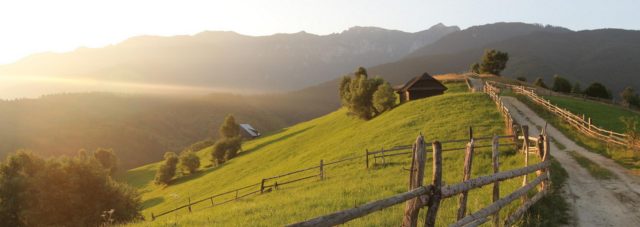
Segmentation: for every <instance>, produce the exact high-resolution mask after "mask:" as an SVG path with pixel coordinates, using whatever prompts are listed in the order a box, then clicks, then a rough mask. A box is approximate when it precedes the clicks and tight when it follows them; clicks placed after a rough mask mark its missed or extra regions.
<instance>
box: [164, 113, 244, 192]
mask: <svg viewBox="0 0 640 227" xmlns="http://www.w3.org/2000/svg"><path fill="white" fill-rule="evenodd" d="M218 132H219V134H220V139H219V140H217V141H215V140H213V139H206V140H203V141H200V142H197V143H194V144H192V145H191V146H189V148H187V149H185V150H183V151H182V152H180V154H179V155H178V154H176V153H175V152H166V153H165V154H164V160H163V162H162V164H160V167H159V168H158V170H157V172H156V176H155V180H154V182H155V183H156V184H159V185H169V184H170V183H171V181H172V180H173V179H174V178H175V177H176V174H177V173H178V170H181V172H182V174H183V175H187V174H193V173H195V172H197V171H198V169H199V168H200V157H199V156H198V155H197V154H196V151H199V150H202V149H204V148H207V147H209V146H213V149H212V151H211V153H210V154H209V155H210V157H211V158H210V160H211V163H213V164H215V165H221V164H223V163H225V162H226V161H229V160H231V159H233V158H235V157H236V156H237V155H238V152H239V151H241V150H242V136H241V132H240V125H239V124H238V123H236V120H235V118H234V117H233V115H227V117H226V118H225V120H224V123H223V124H222V125H221V126H220V129H219V130H218Z"/></svg>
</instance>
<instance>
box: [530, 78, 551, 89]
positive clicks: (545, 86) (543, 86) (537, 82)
mask: <svg viewBox="0 0 640 227" xmlns="http://www.w3.org/2000/svg"><path fill="white" fill-rule="evenodd" d="M533 85H536V86H538V87H541V88H548V87H547V85H546V84H545V83H544V80H542V78H541V77H538V78H536V81H535V82H533Z"/></svg>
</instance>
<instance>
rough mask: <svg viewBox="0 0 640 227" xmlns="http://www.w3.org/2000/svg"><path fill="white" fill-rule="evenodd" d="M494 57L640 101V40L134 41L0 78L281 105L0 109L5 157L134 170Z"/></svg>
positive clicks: (30, 65)
mask: <svg viewBox="0 0 640 227" xmlns="http://www.w3.org/2000/svg"><path fill="white" fill-rule="evenodd" d="M486 48H495V49H498V50H500V51H506V52H508V53H509V56H510V60H509V62H508V65H507V68H506V70H505V71H504V72H503V75H504V76H507V77H518V76H524V77H527V78H528V80H529V81H533V79H535V78H536V77H543V78H545V80H546V82H547V83H548V84H550V83H551V78H552V77H553V75H554V74H559V75H562V76H564V77H566V78H568V79H570V80H571V81H572V82H576V81H579V82H580V83H581V85H582V87H583V88H584V87H586V86H587V85H588V83H591V82H594V81H599V82H602V83H604V84H605V85H606V86H608V87H609V88H611V89H612V91H613V93H614V95H616V94H617V92H618V91H620V90H621V89H622V88H623V87H624V86H634V87H635V88H636V90H640V80H639V78H638V76H639V73H638V72H640V31H631V30H619V29H599V30H590V31H577V32H576V31H571V30H568V29H565V28H561V27H553V26H541V25H535V24H524V23H495V24H488V25H480V26H474V27H470V28H467V29H464V30H461V31H460V30H459V29H458V28H457V27H455V26H452V27H447V26H444V25H441V24H438V25H435V26H433V27H431V28H430V29H428V30H425V31H422V32H417V33H407V32H401V31H394V30H386V29H381V28H374V27H354V28H351V29H349V30H347V31H344V32H342V33H337V34H331V35H325V36H318V35H312V34H308V33H295V34H276V35H272V36H261V37H251V36H244V35H240V34H236V33H233V32H203V33H200V34H198V35H195V36H176V37H151V36H147V37H136V38H132V39H129V40H127V41H125V42H122V43H120V44H118V45H114V46H109V47H105V48H96V49H78V50H77V51H74V52H71V53H63V54H52V53H47V54H37V55H33V56H31V57H28V58H25V59H23V60H21V61H19V62H17V63H15V64H10V65H4V66H0V77H2V76H3V75H4V77H12V78H21V77H29V76H32V75H39V76H53V77H55V78H84V79H87V78H88V79H92V80H95V81H103V82H104V81H111V82H123V83H132V84H160V85H162V84H168V85H178V86H185V87H189V86H195V87H198V88H225V89H228V91H233V92H234V93H242V92H248V93H251V92H261V91H272V92H277V93H278V94H271V95H228V94H214V95H210V96H204V97H196V98H193V97H181V98H175V97H174V98H170V99H167V97H166V96H144V97H140V96H136V95H132V96H118V95H105V94H74V95H57V96H50V97H47V98H42V99H37V100H16V101H0V123H2V125H3V130H2V131H0V155H3V154H6V153H8V152H12V151H14V150H15V149H18V148H30V149H32V150H34V151H36V152H41V153H55V154H69V153H75V152H76V151H77V150H78V149H79V148H87V149H89V150H92V149H94V148H95V147H113V148H116V152H117V153H118V156H119V157H121V158H122V159H124V160H127V163H126V164H127V165H128V166H136V165H139V164H142V163H149V162H152V161H157V160H159V159H160V158H161V155H162V153H164V152H165V151H166V150H174V151H179V150H180V149H182V148H184V147H185V146H187V145H189V144H190V143H193V142H196V141H198V140H201V139H204V138H206V137H208V136H215V134H216V133H215V130H216V128H217V127H218V125H219V123H220V122H221V121H222V118H223V117H224V115H226V114H227V113H233V114H236V115H237V118H238V119H239V120H240V121H241V122H248V123H252V124H255V125H256V127H257V128H258V130H261V131H263V132H269V131H273V130H277V129H280V128H282V127H286V126H288V125H292V124H294V123H297V122H300V121H305V120H309V119H312V118H314V117H317V116H321V115H323V114H326V113H328V112H330V111H333V110H335V109H336V108H338V107H339V99H338V93H337V82H338V78H339V77H340V76H341V75H344V74H345V73H348V72H351V71H353V70H354V69H355V68H357V67H358V66H367V67H368V71H369V74H370V75H379V76H382V77H384V78H385V79H387V80H388V81H390V82H391V83H392V84H401V83H404V82H406V81H407V80H409V79H410V78H412V77H414V76H417V75H420V74H422V73H423V72H429V73H430V74H432V75H434V74H439V73H450V72H465V71H467V70H468V68H469V65H470V64H471V63H473V62H476V61H478V60H479V58H480V56H481V54H482V52H483V51H484V49H486ZM0 82H1V81H0ZM79 86H85V85H79ZM0 90H2V88H1V86H0ZM5 90H6V89H5ZM37 91H41V90H37ZM0 93H1V92H0ZM229 102H233V103H234V104H230V103H229ZM97 103H104V105H102V106H101V105H97ZM106 109H109V110H110V111H105V110H106ZM36 118H37V119H40V120H34V119H36ZM42 119H44V120H42ZM167 122H173V123H171V124H169V123H167ZM87 125H89V126H87ZM176 129H177V130H176Z"/></svg>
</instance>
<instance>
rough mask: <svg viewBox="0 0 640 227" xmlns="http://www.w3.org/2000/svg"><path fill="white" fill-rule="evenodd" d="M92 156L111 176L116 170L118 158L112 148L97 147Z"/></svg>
mask: <svg viewBox="0 0 640 227" xmlns="http://www.w3.org/2000/svg"><path fill="white" fill-rule="evenodd" d="M93 157H94V158H95V159H96V160H98V162H99V163H100V165H101V166H102V168H104V169H106V170H108V171H109V174H110V175H111V176H113V174H115V173H116V171H117V170H118V168H117V166H118V158H117V157H116V154H115V153H114V152H113V150H111V149H109V150H107V149H103V148H98V149H97V150H96V152H94V153H93Z"/></svg>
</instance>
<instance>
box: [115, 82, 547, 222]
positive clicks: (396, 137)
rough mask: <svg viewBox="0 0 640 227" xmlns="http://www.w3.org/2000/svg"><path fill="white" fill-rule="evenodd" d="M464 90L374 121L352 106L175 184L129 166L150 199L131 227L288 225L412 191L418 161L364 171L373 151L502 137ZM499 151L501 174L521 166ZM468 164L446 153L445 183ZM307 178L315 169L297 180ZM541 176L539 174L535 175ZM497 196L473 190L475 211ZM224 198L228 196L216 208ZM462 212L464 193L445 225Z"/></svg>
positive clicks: (483, 152) (505, 149)
mask: <svg viewBox="0 0 640 227" xmlns="http://www.w3.org/2000/svg"><path fill="white" fill-rule="evenodd" d="M448 86H451V85H448ZM454 86H459V84H458V85H454ZM465 87H466V85H465ZM463 91H466V89H461V88H459V87H457V88H455V89H451V90H450V91H449V92H447V93H446V94H444V95H441V96H436V97H431V98H427V99H421V100H416V101H412V102H408V103H405V104H402V105H400V106H398V107H396V108H395V109H393V110H391V111H389V112H386V113H384V114H382V115H380V116H378V117H376V118H374V119H372V120H369V121H363V120H360V119H357V118H355V117H351V116H348V115H347V113H346V111H345V110H344V109H340V110H337V111H335V112H333V113H330V114H328V115H326V116H323V117H319V118H317V119H314V120H310V121H307V122H303V123H300V124H297V125H295V126H292V127H289V128H286V129H283V130H281V131H279V132H274V133H272V134H270V135H265V136H263V137H261V138H259V139H255V140H252V141H247V142H245V143H244V144H243V152H241V153H240V156H239V157H237V158H235V159H233V160H231V161H229V162H227V163H225V164H223V165H221V166H217V167H202V168H201V170H200V171H199V172H198V173H196V174H194V175H191V176H184V177H181V178H179V179H176V180H174V183H172V184H171V185H170V186H167V187H161V186H156V185H154V184H153V182H152V181H153V177H154V174H155V171H156V168H157V167H158V165H159V164H157V163H156V164H150V165H146V166H142V167H139V168H135V169H132V170H129V171H128V173H127V175H126V181H127V182H129V184H131V185H133V186H135V187H137V188H139V190H140V191H141V192H142V193H143V201H144V204H143V205H144V210H143V214H144V215H145V217H146V219H147V221H144V222H140V223H134V224H131V225H132V226H174V225H178V226H194V225H197V226H202V225H214V226H282V225H285V224H288V223H293V222H297V221H302V220H306V219H309V218H313V217H316V216H320V215H324V214H328V213H331V212H335V211H338V210H341V209H346V208H352V207H355V206H357V205H361V204H364V203H367V202H370V201H374V200H377V199H382V198H385V197H388V196H391V195H394V194H397V193H401V192H406V191H407V183H408V176H409V173H408V172H407V171H406V170H403V167H404V168H409V162H410V157H409V156H408V155H407V156H396V157H392V158H390V159H387V162H388V164H387V165H384V166H383V165H377V166H374V167H373V168H369V169H365V163H364V152H365V149H369V150H376V149H379V148H381V147H387V148H388V147H392V146H396V145H407V144H411V143H412V142H414V141H415V139H416V137H417V136H418V135H419V133H422V134H423V135H424V137H425V138H426V140H427V141H433V140H436V139H439V140H447V139H463V138H467V137H468V134H467V132H468V127H469V126H474V125H477V126H480V125H481V126H482V127H476V128H474V135H475V136H476V137H483V136H490V135H494V134H504V133H503V132H504V128H503V125H504V123H503V122H502V117H501V116H500V114H499V112H498V111H497V110H496V108H495V105H494V104H493V103H492V102H491V100H490V99H489V98H488V97H487V96H486V95H485V94H482V93H466V92H463ZM488 143H489V142H488V141H485V142H483V143H480V144H481V145H482V144H488ZM463 146H464V143H460V144H447V145H445V146H444V148H445V149H446V148H451V147H463ZM211 149H212V148H211V147H209V148H206V149H204V150H201V151H199V152H198V154H199V155H200V157H201V160H202V162H203V165H202V166H207V165H208V164H210V162H209V161H208V159H209V153H210V152H211ZM501 150H502V151H501V152H502V153H501V156H500V160H501V170H509V169H516V168H521V167H523V157H522V156H521V155H520V154H516V152H515V151H514V150H513V146H502V148H501ZM352 156H362V158H360V159H356V160H353V161H349V162H345V163H344V164H338V165H333V166H328V167H327V168H326V169H325V176H326V178H325V180H323V181H320V180H319V179H317V178H313V179H309V180H306V181H302V182H298V183H293V184H289V185H285V186H283V187H281V188H279V189H278V190H274V191H272V192H269V193H264V194H261V195H255V196H249V197H246V198H243V199H240V200H239V201H236V202H231V203H228V204H224V205H220V206H215V207H210V205H211V204H210V203H209V202H204V203H202V204H199V205H196V206H194V207H193V213H191V214H189V213H188V211H187V210H186V209H183V210H180V211H177V212H175V213H172V214H169V215H166V216H162V217H159V218H158V219H156V220H155V221H153V222H151V221H149V220H150V219H151V218H150V215H151V213H152V212H153V213H155V214H158V213H160V212H162V211H165V210H170V209H173V208H175V207H178V206H181V205H184V204H186V203H187V200H188V198H189V197H190V198H191V199H192V201H193V200H198V199H201V198H205V197H208V196H210V195H213V194H217V193H220V192H224V191H228V190H231V189H235V188H239V187H242V186H245V185H251V184H255V183H259V182H260V180H261V179H262V178H263V177H268V176H274V175H278V174H281V173H286V172H289V171H293V170H297V169H302V168H305V167H310V166H315V165H318V163H319V161H320V160H321V159H323V160H324V161H325V163H326V162H328V161H331V160H338V159H342V158H346V157H352ZM463 161H464V154H463V151H447V152H444V154H443V163H444V167H443V168H444V169H443V177H444V182H445V183H446V184H454V183H457V182H460V181H461V178H462V169H463V167H462V166H463ZM530 161H532V162H531V163H536V162H537V161H538V160H537V158H532V159H531V160H530ZM430 163H431V159H430V158H429V160H427V168H426V173H425V176H426V177H425V182H426V183H428V182H430V181H431V170H432V168H431V166H430ZM472 169H473V170H472V177H476V176H481V175H488V174H491V173H492V167H491V150H490V148H484V149H477V150H476V154H475V157H474V162H473V168H472ZM306 174H316V172H311V173H303V174H301V175H297V176H298V177H300V176H304V175H306ZM533 178H534V175H532V176H530V177H529V179H533ZM283 180H286V179H283ZM521 182H522V179H521V178H516V179H511V180H507V181H504V182H503V183H502V184H501V187H500V189H501V195H502V196H504V195H507V194H509V193H510V192H512V191H514V190H516V189H517V188H519V187H520V185H521ZM253 189H258V187H257V186H256V188H252V189H251V190H253ZM491 190H492V187H489V186H488V187H483V188H480V189H476V190H473V191H471V192H470V194H469V195H470V197H469V200H468V201H469V202H468V211H469V212H474V211H477V210H478V209H480V208H482V207H484V206H486V205H488V204H490V203H491V196H490V195H491ZM220 201H222V199H221V200H219V201H216V202H220ZM519 203H520V202H519V200H518V201H516V202H514V203H512V204H510V205H509V206H508V207H507V208H505V209H503V211H502V213H501V214H502V217H503V218H504V217H505V215H506V214H507V213H509V212H511V211H513V210H515V209H516V208H517V206H518V205H519ZM403 208H404V205H397V206H394V207H392V208H389V209H385V210H382V211H380V212H375V213H373V214H371V215H368V216H366V217H364V218H360V219H356V220H354V221H352V222H349V223H347V225H349V226H397V225H398V224H399V223H400V222H401V219H402V210H403ZM423 210H424V209H423ZM456 210H457V197H454V198H450V199H447V200H445V201H444V202H443V204H442V205H441V208H440V211H439V214H438V223H439V224H438V225H440V226H445V225H446V224H448V223H452V222H454V220H455V216H456V215H455V213H456ZM424 216H425V214H424V213H423V214H421V215H420V217H421V218H424ZM422 221H423V220H421V222H422Z"/></svg>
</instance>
